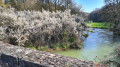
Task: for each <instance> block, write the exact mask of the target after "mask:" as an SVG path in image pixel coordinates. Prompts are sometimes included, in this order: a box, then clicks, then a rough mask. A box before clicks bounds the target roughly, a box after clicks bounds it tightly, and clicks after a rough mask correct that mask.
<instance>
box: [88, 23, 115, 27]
mask: <svg viewBox="0 0 120 67" xmlns="http://www.w3.org/2000/svg"><path fill="white" fill-rule="evenodd" d="M86 25H87V27H93V28H112V27H113V25H112V24H111V23H108V22H92V23H90V22H86Z"/></svg>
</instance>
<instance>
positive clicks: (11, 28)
mask: <svg viewBox="0 0 120 67" xmlns="http://www.w3.org/2000/svg"><path fill="white" fill-rule="evenodd" d="M84 25H85V24H84V19H83V18H82V17H81V16H78V15H71V14H70V10H65V11H64V12H61V11H57V12H49V11H45V10H43V11H42V12H39V11H17V10H15V9H14V8H10V9H4V8H2V7H0V40H1V41H4V42H6V43H10V44H13V45H20V46H25V47H30V48H33V47H34V48H37V49H40V50H44V49H49V48H51V49H61V48H62V49H66V48H80V46H81V45H80V42H81V39H80V35H81V34H82V31H83V30H84V28H85V26H84Z"/></svg>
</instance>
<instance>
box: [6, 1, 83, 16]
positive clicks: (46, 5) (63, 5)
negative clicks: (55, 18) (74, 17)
mask: <svg viewBox="0 0 120 67" xmlns="http://www.w3.org/2000/svg"><path fill="white" fill-rule="evenodd" d="M7 3H10V4H11V6H12V7H14V8H16V9H18V10H40V11H42V9H44V10H49V11H56V10H61V11H64V10H65V9H71V13H72V14H81V8H82V7H81V6H77V5H76V3H75V2H74V0H9V1H8V0H7Z"/></svg>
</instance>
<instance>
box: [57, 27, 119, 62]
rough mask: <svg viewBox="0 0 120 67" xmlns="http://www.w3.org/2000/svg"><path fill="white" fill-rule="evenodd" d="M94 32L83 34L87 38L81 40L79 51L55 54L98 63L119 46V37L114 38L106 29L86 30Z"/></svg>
mask: <svg viewBox="0 0 120 67" xmlns="http://www.w3.org/2000/svg"><path fill="white" fill-rule="evenodd" d="M88 30H93V31H94V32H85V33H88V34H89V36H88V37H87V38H84V37H82V39H83V43H82V45H83V48H82V49H80V50H66V51H58V52H56V53H57V54H60V55H64V56H70V57H74V58H78V59H81V60H86V61H94V62H100V61H102V60H103V59H105V57H106V56H107V55H110V53H112V52H113V51H114V48H115V47H117V46H118V45H120V36H114V35H113V32H112V31H109V30H108V29H97V28H88Z"/></svg>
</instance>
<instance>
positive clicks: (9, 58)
mask: <svg viewBox="0 0 120 67" xmlns="http://www.w3.org/2000/svg"><path fill="white" fill-rule="evenodd" d="M0 64H1V66H2V67H5V66H6V67H108V66H104V65H99V64H97V63H94V62H87V61H81V60H78V59H76V58H71V57H65V56H61V55H57V54H52V53H49V52H44V51H37V50H32V49H28V48H24V47H18V46H13V45H10V44H7V43H3V42H0Z"/></svg>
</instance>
